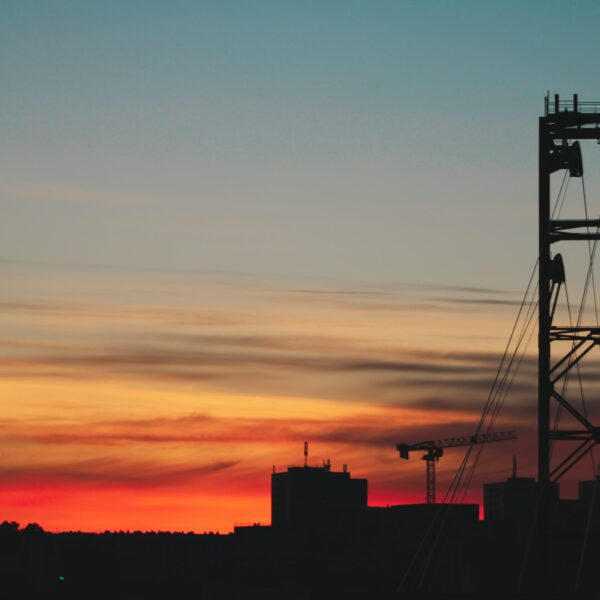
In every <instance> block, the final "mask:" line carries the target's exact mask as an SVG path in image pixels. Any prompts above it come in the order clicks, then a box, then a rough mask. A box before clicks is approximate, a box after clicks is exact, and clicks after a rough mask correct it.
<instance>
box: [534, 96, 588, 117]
mask: <svg viewBox="0 0 600 600" xmlns="http://www.w3.org/2000/svg"><path fill="white" fill-rule="evenodd" d="M560 113H580V114H588V115H589V114H599V113H600V102H581V101H580V100H579V99H578V97H577V94H573V98H572V99H571V100H561V99H560V97H559V96H558V94H555V95H554V97H553V98H551V97H550V95H548V96H546V98H545V99H544V116H546V117H547V116H549V115H557V114H560Z"/></svg>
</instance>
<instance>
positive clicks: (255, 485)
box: [0, 0, 600, 531]
mask: <svg viewBox="0 0 600 600" xmlns="http://www.w3.org/2000/svg"><path fill="white" fill-rule="evenodd" d="M599 17H600V6H599V5H598V4H597V3H595V2H592V1H589V2H583V1H580V2H573V1H570V2H551V1H545V2H533V1H532V2H502V3H500V2H485V1H481V0H480V1H477V2H466V1H464V2H458V1H457V2H399V1H396V2H384V1H379V2H378V1H370V2H352V1H343V2H342V1H339V2H333V1H320V2H308V1H307V2H285V1H278V2H259V1H257V2H233V1H232V2H227V1H220V2H191V1H190V2H184V1H176V0H175V1H169V2H166V1H165V2H152V1H148V0H146V1H144V2H141V1H138V2H135V1H127V2H124V1H119V2H116V1H114V2H113V1H108V0H106V1H102V2H99V1H98V2H91V1H90V2H86V1H78V2H75V1H73V2H67V1H57V2H51V3H50V2H28V1H26V0H19V1H10V0H4V1H3V2H2V3H1V4H0V82H1V88H2V93H1V94H0V130H1V131H2V135H1V136H0V203H1V204H0V206H1V208H0V210H1V212H0V217H1V218H0V257H1V259H2V262H1V263H0V271H1V275H2V282H3V283H2V286H1V287H0V306H1V307H2V311H1V314H0V327H1V328H0V350H1V353H2V354H1V355H0V360H1V362H0V387H2V391H1V395H0V403H1V406H2V411H1V415H0V421H1V424H2V428H1V431H2V436H1V439H0V456H1V457H2V466H1V467H0V519H2V518H11V519H16V520H18V521H21V522H27V521H34V520H35V521H38V522H39V523H41V524H42V525H43V526H44V527H47V528H49V529H53V530H57V529H66V528H69V529H87V530H103V529H106V528H108V529H137V528H139V529H185V530H188V529H190V530H196V531H203V530H208V529H219V530H222V531H227V530H229V529H231V526H232V525H233V523H234V522H236V521H243V522H246V521H268V520H269V500H268V486H269V473H270V471H271V468H272V465H273V464H275V465H276V466H277V468H285V466H286V465H287V464H292V463H294V462H299V461H300V460H301V458H302V456H301V451H302V441H303V440H305V439H308V440H311V442H312V444H313V452H314V460H315V461H316V462H318V461H320V460H322V459H324V458H327V457H329V458H331V459H332V461H333V463H334V467H335V466H336V465H337V466H338V467H339V466H340V465H341V463H349V465H350V470H351V471H352V472H353V473H354V474H355V475H357V476H362V477H368V478H369V480H370V500H371V502H372V503H379V504H386V503H392V502H401V501H410V500H416V499H420V498H421V496H422V486H423V473H422V470H423V464H422V462H421V461H418V460H415V461H412V462H411V463H410V464H399V461H398V459H397V455H396V453H395V451H394V445H395V443H396V441H400V438H406V441H412V440H414V441H416V440H419V439H425V438H428V437H434V436H435V437H438V436H442V437H443V436H446V435H454V434H463V433H470V432H471V429H472V427H473V424H474V423H475V422H476V420H477V418H478V414H479V411H480V409H481V406H482V404H483V401H484V400H485V396H486V394H487V391H488V389H489V386H490V384H491V380H492V379H493V375H494V372H495V368H496V366H497V362H498V359H499V357H500V355H501V353H502V351H503V349H504V344H505V340H506V338H507V336H508V333H509V332H510V327H511V324H512V319H513V318H514V315H515V312H516V308H517V305H518V302H519V300H520V294H521V293H522V291H523V289H524V286H525V284H526V282H527V280H528V277H529V274H530V271H531V268H532V265H533V263H534V260H535V252H536V243H537V242H536V238H537V233H536V226H537V221H536V209H537V206H536V185H537V171H536V168H537V117H538V116H539V115H540V114H541V111H542V109H543V97H544V95H545V93H546V91H547V90H551V92H552V93H554V92H559V93H561V94H563V95H565V96H567V95H570V94H571V93H572V92H578V93H579V94H580V98H581V99H582V100H600V81H598V78H597V76H596V75H597V56H598V50H600V45H599V44H598V42H597V31H596V29H597V23H598V21H599ZM594 40H596V41H594ZM584 158H585V161H586V162H585V164H586V186H587V190H588V202H589V203H590V206H591V209H592V211H594V210H595V211H596V213H595V214H597V211H598V208H599V205H600V203H599V202H598V201H597V197H598V194H597V192H598V190H599V189H600V178H599V176H598V173H599V170H598V169H597V168H595V167H597V165H598V158H599V149H598V147H597V146H596V145H595V144H587V145H586V147H585V150H584ZM565 206H566V208H570V209H572V211H573V212H571V214H575V213H576V212H577V211H579V212H580V211H581V184H580V182H578V181H576V182H574V183H573V184H572V185H571V187H570V190H569V197H568V201H567V203H566V205H565ZM578 214H579V213H578ZM567 269H569V263H568V262H567ZM569 272H570V271H569ZM573 272H577V267H576V265H573ZM577 290H578V288H577V283H574V284H573V296H574V297H576V292H577ZM534 345H535V344H533V345H532V347H531V349H530V353H529V354H528V356H527V358H526V360H525V361H524V363H523V368H522V376H521V377H520V379H518V380H516V381H515V386H514V394H513V396H511V398H510V399H509V401H508V406H507V409H506V412H505V414H504V413H503V416H502V418H501V422H502V423H501V424H502V425H504V426H506V427H507V428H515V427H516V428H519V430H520V436H521V437H520V440H519V442H518V443H516V444H507V445H506V446H507V449H506V450H505V451H504V452H500V451H499V449H498V451H492V450H490V452H489V460H488V461H487V462H486V464H485V465H483V466H482V472H481V474H478V479H477V481H475V482H474V485H473V496H472V497H473V499H475V500H476V499H478V497H479V496H478V495H479V485H480V483H481V481H483V480H485V479H486V478H487V479H489V478H490V477H494V478H498V477H504V476H505V475H506V474H507V473H508V468H509V466H510V454H511V453H512V452H513V451H519V453H520V456H521V464H522V468H523V471H524V472H527V473H531V474H533V470H534V463H535V455H534V454H533V453H532V447H533V446H532V443H533V440H532V435H534V433H533V429H532V427H533V424H534V423H533V418H532V416H533V412H532V411H533V404H532V401H533V398H534V395H535V386H534V381H533V378H534V375H535V368H534V366H535V365H534V358H535V357H534V354H533V351H534V348H533V346H534ZM459 458H460V454H453V455H450V453H449V454H448V457H446V458H444V462H443V463H442V468H443V469H444V471H445V475H444V473H442V474H441V476H442V480H444V477H446V476H449V475H450V474H451V472H452V466H453V465H454V464H456V462H457V461H458V460H459Z"/></svg>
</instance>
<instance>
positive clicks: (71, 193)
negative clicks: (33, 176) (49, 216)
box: [0, 181, 156, 205]
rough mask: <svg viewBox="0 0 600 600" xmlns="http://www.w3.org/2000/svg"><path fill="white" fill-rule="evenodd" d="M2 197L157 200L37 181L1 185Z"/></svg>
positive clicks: (89, 201)
mask: <svg viewBox="0 0 600 600" xmlns="http://www.w3.org/2000/svg"><path fill="white" fill-rule="evenodd" d="M0 196H4V197H5V198H8V199H10V198H17V199H22V200H33V201H38V202H69V203H83V204H108V205H124V204H149V203H153V202H156V199H155V198H150V197H148V196H140V195H137V194H129V193H123V192H115V191H110V190H102V189H93V188H89V187H78V186H73V185H66V184H62V183H49V182H36V181H19V182H4V183H0Z"/></svg>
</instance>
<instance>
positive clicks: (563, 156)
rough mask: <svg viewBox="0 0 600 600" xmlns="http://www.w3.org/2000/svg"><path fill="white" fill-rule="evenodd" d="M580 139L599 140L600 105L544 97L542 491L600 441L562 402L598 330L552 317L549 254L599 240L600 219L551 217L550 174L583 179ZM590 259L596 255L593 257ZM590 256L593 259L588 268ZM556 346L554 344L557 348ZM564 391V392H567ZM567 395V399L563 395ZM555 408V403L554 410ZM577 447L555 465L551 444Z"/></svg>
mask: <svg viewBox="0 0 600 600" xmlns="http://www.w3.org/2000/svg"><path fill="white" fill-rule="evenodd" d="M578 140H600V102H579V101H578V98H577V95H574V96H573V99H572V100H569V101H561V100H560V98H559V96H558V95H555V96H554V99H553V101H551V99H550V97H549V96H548V97H546V103H545V114H544V116H543V117H540V121H539V332H538V335H539V338H538V343H539V355H538V378H539V380H538V477H539V482H540V484H541V487H542V489H546V490H548V488H549V484H550V483H551V482H555V481H558V480H559V479H560V478H561V477H562V476H563V475H564V474H565V473H567V472H568V471H569V470H570V469H571V468H572V467H574V466H575V465H576V464H577V463H578V462H579V461H580V460H581V459H582V458H583V457H584V456H585V455H586V454H587V453H588V452H589V451H590V450H591V449H592V448H593V447H594V446H595V445H596V444H597V443H598V442H599V441H600V427H598V426H595V425H593V424H592V423H591V422H590V421H589V420H588V418H587V417H586V416H585V414H583V413H582V412H581V411H579V410H578V409H577V408H575V407H574V406H573V404H572V403H571V402H569V401H568V400H567V398H565V397H563V394H562V392H561V389H560V386H561V385H562V384H563V382H564V378H565V377H568V374H569V372H570V371H571V369H573V368H574V367H575V366H576V365H578V363H579V362H580V361H581V360H582V359H583V358H584V356H585V355H587V353H588V352H589V351H590V350H591V349H592V348H593V347H594V346H595V345H597V344H600V328H599V327H598V326H597V324H596V325H595V326H588V325H583V324H581V323H577V325H576V326H573V325H572V324H571V325H569V326H562V325H554V324H553V316H554V311H555V308H556V306H557V301H558V296H559V293H560V289H561V286H562V285H563V284H564V283H565V272H564V267H563V262H562V258H561V255H560V254H556V255H555V256H554V257H553V256H552V255H551V252H550V250H551V247H552V244H554V243H556V242H560V241H567V240H569V241H589V240H600V219H589V218H585V219H570V220H554V219H553V218H552V215H551V212H550V175H551V174H552V173H554V172H556V171H559V170H563V169H568V170H569V174H570V176H571V177H581V176H582V175H583V164H582V159H581V149H580V146H579V141H578ZM590 254H592V253H591V252H590ZM591 263H592V256H590V268H591ZM554 342H567V343H570V348H569V350H568V351H566V352H564V353H562V354H559V355H558V356H556V357H553V356H552V354H551V347H552V346H553V343H554ZM554 346H555V347H556V344H554ZM563 389H564V388H563ZM565 395H566V394H565ZM553 403H557V404H556V405H555V404H553ZM554 406H555V407H556V409H559V407H560V409H562V410H565V411H567V412H568V413H569V415H570V416H571V417H572V422H573V423H576V425H574V426H573V428H569V429H567V428H566V427H564V426H563V427H560V428H554V427H553V426H552V424H551V414H552V411H551V408H553V407H554ZM559 441H561V442H563V441H569V442H572V443H576V445H575V447H572V448H571V449H570V451H569V452H567V453H566V455H565V456H561V457H560V458H559V459H557V460H556V461H555V462H556V464H551V452H550V446H551V444H552V443H553V442H559Z"/></svg>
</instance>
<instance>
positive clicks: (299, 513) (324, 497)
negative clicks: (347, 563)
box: [271, 461, 368, 526]
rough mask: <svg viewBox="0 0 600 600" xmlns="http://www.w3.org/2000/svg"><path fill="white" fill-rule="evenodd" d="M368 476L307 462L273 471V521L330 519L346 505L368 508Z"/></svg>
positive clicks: (288, 523) (277, 522)
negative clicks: (359, 475) (354, 475)
mask: <svg viewBox="0 0 600 600" xmlns="http://www.w3.org/2000/svg"><path fill="white" fill-rule="evenodd" d="M367 493H368V484H367V480H366V479H352V477H351V476H350V473H349V472H348V470H347V469H346V467H345V466H344V470H343V471H332V470H331V463H330V462H329V461H327V462H326V463H325V464H324V465H323V466H322V467H313V466H309V465H308V464H305V465H304V466H303V467H288V469H287V471H285V472H281V473H275V472H274V473H273V474H272V475H271V523H272V525H274V526H282V525H302V524H306V523H315V522H320V521H323V519H327V518H328V517H329V516H331V515H332V514H333V513H334V512H337V511H339V510H343V509H366V508H367Z"/></svg>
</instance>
